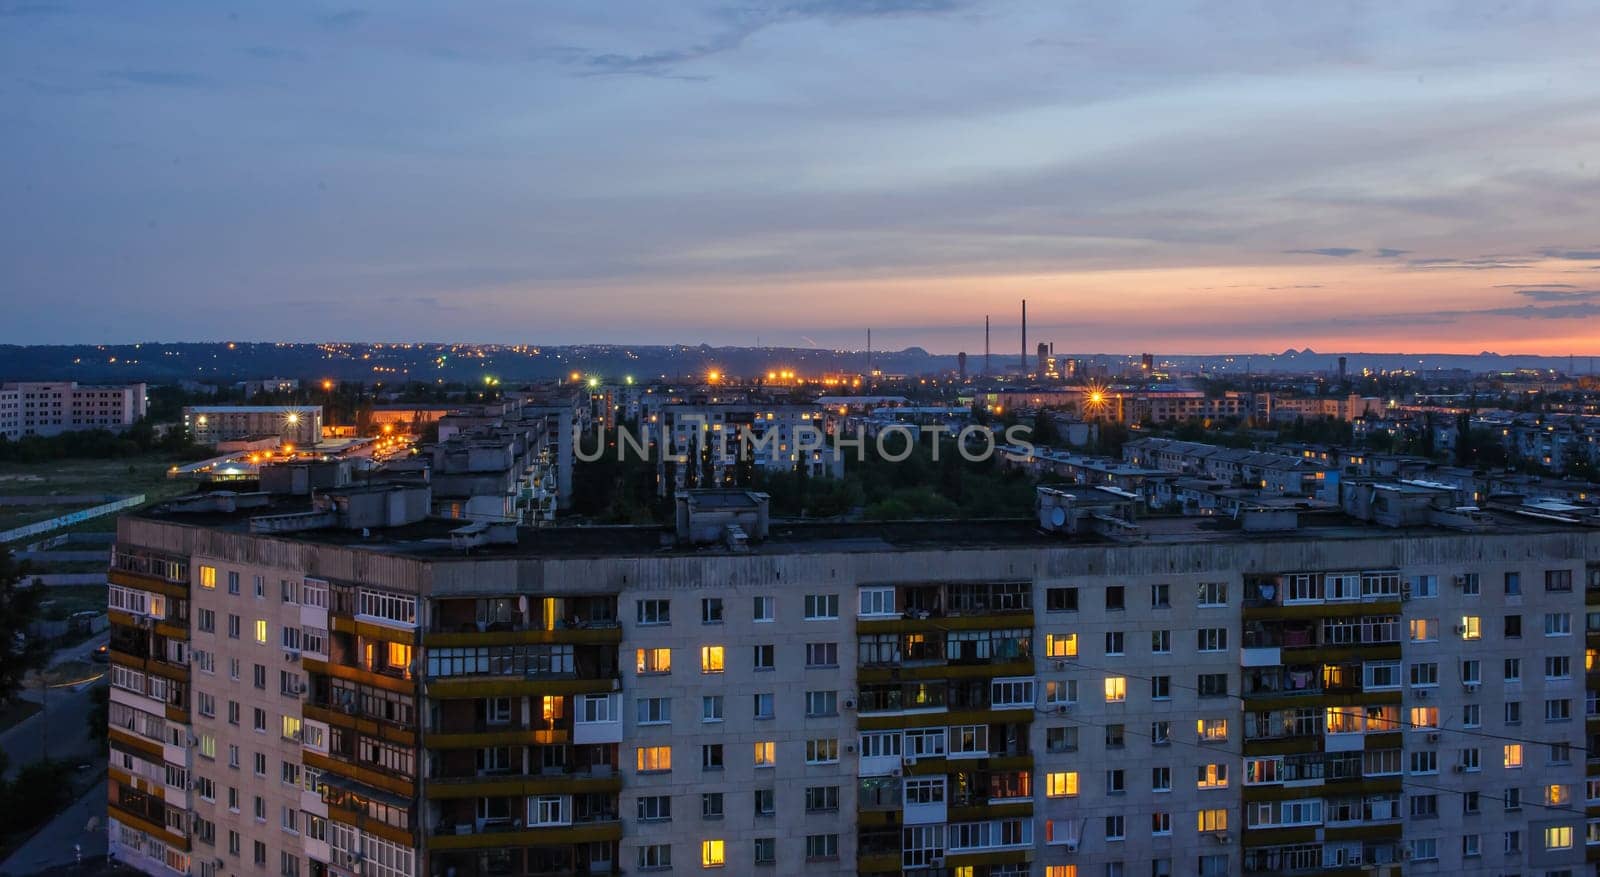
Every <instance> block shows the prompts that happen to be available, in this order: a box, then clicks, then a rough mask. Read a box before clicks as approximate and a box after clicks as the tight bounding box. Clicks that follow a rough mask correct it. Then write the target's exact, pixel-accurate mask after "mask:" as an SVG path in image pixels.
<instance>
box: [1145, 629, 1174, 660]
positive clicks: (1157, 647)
mask: <svg viewBox="0 0 1600 877" xmlns="http://www.w3.org/2000/svg"><path fill="white" fill-rule="evenodd" d="M1150 652H1151V654H1156V655H1170V654H1172V631H1170V630H1152V631H1150Z"/></svg>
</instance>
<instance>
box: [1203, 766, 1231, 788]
mask: <svg viewBox="0 0 1600 877" xmlns="http://www.w3.org/2000/svg"><path fill="white" fill-rule="evenodd" d="M1227 787H1228V766H1227V765H1226V764H1202V765H1200V767H1199V769H1198V771H1197V778H1196V780H1195V788H1197V789H1225V788H1227Z"/></svg>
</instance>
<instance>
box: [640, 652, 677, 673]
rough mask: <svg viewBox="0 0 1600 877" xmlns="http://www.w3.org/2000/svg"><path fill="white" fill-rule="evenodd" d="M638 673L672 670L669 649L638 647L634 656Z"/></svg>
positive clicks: (669, 671) (668, 671) (667, 671)
mask: <svg viewBox="0 0 1600 877" xmlns="http://www.w3.org/2000/svg"><path fill="white" fill-rule="evenodd" d="M636 666H637V667H638V672H639V675H641V676H645V675H649V674H652V673H671V672H672V650H671V649H639V650H638V653H637V656H636Z"/></svg>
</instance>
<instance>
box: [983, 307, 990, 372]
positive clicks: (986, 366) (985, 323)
mask: <svg viewBox="0 0 1600 877" xmlns="http://www.w3.org/2000/svg"><path fill="white" fill-rule="evenodd" d="M983 373H984V374H985V375H987V374H989V315H988V314H984V315H983Z"/></svg>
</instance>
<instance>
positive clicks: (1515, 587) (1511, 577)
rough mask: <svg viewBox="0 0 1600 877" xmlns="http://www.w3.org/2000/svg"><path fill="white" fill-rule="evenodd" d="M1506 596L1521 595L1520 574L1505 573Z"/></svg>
mask: <svg viewBox="0 0 1600 877" xmlns="http://www.w3.org/2000/svg"><path fill="white" fill-rule="evenodd" d="M1505 581H1506V596H1507V597H1515V596H1517V595H1518V594H1521V593H1522V574H1521V573H1515V572H1508V573H1506V579H1505Z"/></svg>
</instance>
